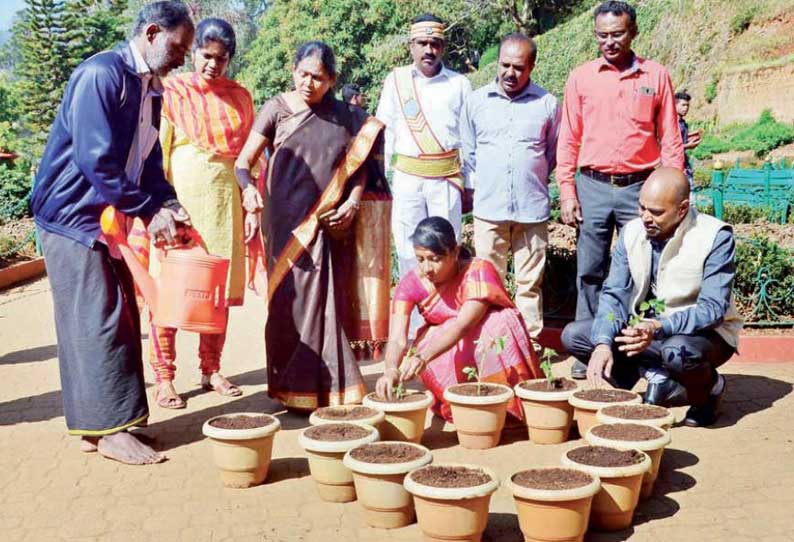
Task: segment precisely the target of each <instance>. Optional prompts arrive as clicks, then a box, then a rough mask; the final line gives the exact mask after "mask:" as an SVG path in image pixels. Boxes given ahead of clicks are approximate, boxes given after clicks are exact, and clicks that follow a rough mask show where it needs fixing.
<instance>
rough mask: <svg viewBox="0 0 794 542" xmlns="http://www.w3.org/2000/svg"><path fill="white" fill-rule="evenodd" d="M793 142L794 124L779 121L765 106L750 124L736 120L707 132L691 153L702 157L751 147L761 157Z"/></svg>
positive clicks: (699, 158)
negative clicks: (726, 125) (714, 131)
mask: <svg viewBox="0 0 794 542" xmlns="http://www.w3.org/2000/svg"><path fill="white" fill-rule="evenodd" d="M792 142H794V124H790V123H785V122H779V121H777V120H775V118H774V117H773V116H772V113H771V112H770V111H769V110H766V111H764V112H763V113H761V116H760V117H759V118H758V120H757V121H756V122H754V123H753V124H736V125H733V126H729V127H726V128H723V129H722V130H721V131H720V132H718V133H706V134H705V135H704V136H703V142H702V143H701V144H700V145H698V146H697V147H696V148H695V149H694V150H693V151H692V157H693V158H696V159H698V160H704V159H707V158H710V157H712V156H713V155H715V154H718V153H723V152H729V151H752V152H753V153H754V154H755V155H756V156H757V157H759V158H760V157H763V156H765V155H766V154H767V153H769V151H771V150H773V149H776V148H778V147H780V146H782V145H787V144H788V143H792Z"/></svg>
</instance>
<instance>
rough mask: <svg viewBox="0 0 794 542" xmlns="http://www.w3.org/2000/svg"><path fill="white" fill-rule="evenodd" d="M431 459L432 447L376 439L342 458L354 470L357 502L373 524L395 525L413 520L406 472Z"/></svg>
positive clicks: (369, 522) (394, 526)
mask: <svg viewBox="0 0 794 542" xmlns="http://www.w3.org/2000/svg"><path fill="white" fill-rule="evenodd" d="M431 461H433V456H432V455H431V454H430V451H429V450H428V449H427V448H425V447H424V446H422V445H420V444H414V443H412V442H397V441H385V442H373V443H371V444H363V445H361V446H358V447H356V448H353V449H352V450H350V451H349V452H347V453H346V454H345V457H344V461H343V462H344V464H345V466H347V467H348V468H349V469H350V470H351V471H353V483H354V484H355V487H356V495H357V496H358V502H360V503H361V506H362V507H364V512H365V518H366V521H367V523H368V524H369V525H370V526H371V527H379V528H381V529H396V528H399V527H404V526H406V525H408V524H410V523H413V521H414V518H415V517H416V514H415V512H414V502H413V499H412V498H411V494H410V493H408V491H406V489H405V487H404V486H403V481H404V479H405V475H406V473H408V472H410V471H412V470H414V469H418V468H419V467H423V466H425V465H427V464H428V463H430V462H431Z"/></svg>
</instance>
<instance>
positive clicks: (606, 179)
mask: <svg viewBox="0 0 794 542" xmlns="http://www.w3.org/2000/svg"><path fill="white" fill-rule="evenodd" d="M579 172H580V173H581V174H582V175H586V176H587V177H590V178H591V179H595V180H596V181H600V182H602V183H609V184H611V185H612V186H617V187H620V188H623V187H626V186H630V185H632V184H636V183H641V182H642V181H644V180H645V179H647V178H648V177H650V176H651V173H653V169H646V170H644V171H637V172H635V173H616V174H611V173H602V172H600V171H597V170H595V169H591V168H589V167H583V168H581V169H580V170H579Z"/></svg>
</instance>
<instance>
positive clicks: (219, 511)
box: [0, 279, 794, 542]
mask: <svg viewBox="0 0 794 542" xmlns="http://www.w3.org/2000/svg"><path fill="white" fill-rule="evenodd" d="M262 308H263V304H262V301H261V300H259V299H257V298H255V297H253V296H251V297H249V298H248V300H247V304H246V306H245V307H243V308H241V309H236V310H233V311H232V316H231V332H230V334H229V344H228V346H227V350H226V353H225V354H224V362H223V367H224V372H225V374H226V375H228V376H229V377H230V378H231V380H232V381H233V382H235V383H237V384H238V385H240V386H241V388H242V389H243V390H244V392H245V395H244V396H243V397H241V398H236V399H226V398H221V397H219V396H217V395H215V394H212V393H205V392H203V391H201V389H200V387H199V385H198V382H199V377H198V369H197V358H196V348H197V338H196V336H194V335H190V334H186V333H182V334H180V335H179V338H178V348H179V352H180V359H179V360H178V364H179V365H178V371H177V380H176V385H177V388H178V389H179V390H180V391H181V392H182V393H183V396H184V397H185V398H186V399H187V400H188V408H187V409H186V410H182V411H167V410H162V409H159V408H157V407H156V406H153V407H152V415H151V418H150V422H149V427H148V428H145V429H142V430H140V431H141V433H143V434H145V435H147V436H150V437H153V438H154V439H156V442H157V448H158V449H160V450H162V451H164V452H165V453H166V454H167V455H168V457H169V458H170V460H169V461H167V462H166V463H163V464H160V465H156V466H151V467H131V466H125V465H121V464H119V463H115V462H112V461H108V460H104V459H102V458H100V457H99V456H98V455H96V454H82V453H80V451H79V448H78V444H79V443H78V441H77V439H76V438H72V437H69V436H67V435H66V433H65V426H64V421H63V417H62V412H61V394H60V391H59V390H60V385H59V380H58V367H57V361H56V359H55V356H56V347H55V331H54V325H53V321H52V302H51V298H50V293H49V286H48V283H47V281H46V280H45V279H42V280H39V281H37V282H33V283H31V284H28V285H26V286H23V287H20V288H16V289H13V290H8V291H6V292H2V293H0V338H1V340H0V540H2V541H17V540H20V541H22V540H24V541H36V542H38V541H55V540H85V541H88V540H99V541H116V540H118V541H121V542H136V541H139V540H140V541H148V540H168V541H186V542H188V541H189V542H201V541H222V540H229V541H232V540H233V541H235V542H244V541H252V542H253V541H257V542H314V541H320V542H335V541H344V542H355V541H362V542H364V541H367V542H370V541H372V542H375V541H387V540H406V541H407V540H420V532H419V529H418V527H417V526H416V525H412V526H409V527H406V528H403V529H399V530H396V531H380V530H375V529H371V528H369V527H367V526H366V524H365V523H364V521H363V514H362V512H361V509H360V506H359V505H358V503H355V502H354V503H349V504H329V503H324V502H322V501H320V499H319V497H318V496H317V494H316V492H315V490H314V487H313V483H312V481H311V478H310V477H309V473H308V465H307V462H306V459H305V456H304V454H303V452H302V450H301V449H300V447H299V446H298V444H297V433H298V431H299V430H300V429H301V428H303V427H305V426H306V425H307V421H306V419H305V418H303V417H299V416H294V415H291V414H287V413H282V414H279V417H280V419H281V422H282V424H283V427H284V430H283V431H281V432H280V433H279V434H278V435H277V438H276V443H275V448H274V454H273V457H274V462H273V465H272V467H271V473H270V475H269V478H268V481H267V483H266V484H265V485H262V486H259V487H256V488H252V489H248V490H231V489H225V488H223V487H221V485H220V483H219V481H218V476H217V473H216V472H215V470H214V468H213V466H212V464H211V460H210V453H209V448H208V445H207V443H206V442H204V440H203V437H202V435H201V424H202V423H203V422H204V420H205V419H207V418H209V417H210V416H213V415H216V414H220V413H226V412H234V411H251V410H254V411H264V412H271V413H274V412H275V413H279V412H281V410H280V406H279V405H278V403H275V402H273V401H271V400H269V399H268V397H267V394H266V393H265V391H264V390H265V385H266V383H265V379H266V376H265V371H264V366H263V331H262V319H261V316H260V315H261V314H262V312H263V311H262ZM792 355H793V356H794V353H793V354H792ZM568 366H569V363H568V362H566V363H560V364H558V365H556V366H555V371H557V372H559V373H560V374H564V373H565V372H566V370H567V368H568ZM364 371H365V373H366V374H367V375H368V381H369V382H370V384H372V383H373V382H374V379H375V375H376V374H377V373H378V372H379V366H378V365H369V366H365V367H364ZM723 373H724V374H726V375H727V378H728V394H727V397H726V402H725V405H724V411H725V413H724V415H723V416H722V418H721V419H720V421H719V423H718V424H717V426H716V427H714V428H710V429H690V428H686V427H677V428H675V429H673V442H672V444H671V445H670V447H669V448H668V449H667V450H666V452H665V455H664V460H663V463H662V467H661V473H660V477H659V481H658V482H657V485H656V490H655V493H654V495H653V497H652V498H651V499H650V500H648V501H646V502H645V503H643V504H641V505H640V507H639V508H638V511H637V513H636V516H635V524H634V526H633V527H632V528H631V529H629V530H627V531H622V532H618V533H610V534H589V535H588V537H587V539H586V540H588V541H591V542H595V541H622V540H632V541H640V542H643V541H653V542H676V541H690V540H695V541H702V542H708V541H717V540H719V541H737V542H738V541H750V540H752V541H754V542H761V541H763V542H772V541H781V542H782V541H785V540H788V541H794V520H792V514H794V436H793V435H792V430H794V394H792V383H794V363H791V364H777V365H773V364H767V365H760V364H759V365H748V364H745V365H732V364H729V365H728V366H726V367H725V368H724V369H723ZM146 375H147V381H148V382H151V381H153V376H152V373H151V371H150V370H149V369H148V367H147V370H146ZM149 393H150V395H149V398H150V404H153V402H152V393H153V387H150V388H149ZM683 414H684V409H676V415H677V419H678V420H680V419H681V418H682V417H683ZM428 423H429V428H428V430H427V432H426V434H425V437H426V438H425V441H424V443H425V444H426V445H427V446H428V447H430V448H431V449H432V450H433V454H434V456H435V459H436V461H437V462H440V461H465V462H469V463H479V464H482V465H487V466H489V467H491V468H493V469H494V470H495V471H496V472H497V473H498V474H499V476H500V477H502V479H503V480H504V479H507V478H508V477H509V475H510V474H511V473H512V472H515V471H517V470H519V469H522V468H526V467H530V466H535V465H554V464H557V463H558V461H559V457H560V455H561V454H562V453H563V451H565V450H567V449H569V448H571V447H574V446H576V445H577V442H574V441H572V442H568V443H566V444H564V445H555V446H545V447H544V446H538V445H535V444H531V443H529V442H528V441H527V440H526V435H525V434H524V433H523V432H514V433H511V434H509V435H507V438H505V439H504V442H503V444H502V445H500V446H499V447H498V448H495V449H492V450H487V451H471V450H463V449H461V448H460V447H459V446H458V445H457V440H456V437H455V434H454V433H453V432H450V428H449V427H446V428H445V427H443V424H441V423H439V421H438V420H437V419H436V420H432V421H430V420H429V421H428ZM579 442H581V441H579ZM490 510H491V514H490V518H489V523H488V530H487V531H486V533H485V537H484V540H486V541H494V542H496V541H498V542H519V541H521V540H522V538H521V534H520V532H519V530H518V522H517V519H516V515H515V508H514V506H513V502H512V498H511V496H510V494H509V493H508V491H507V489H506V488H505V487H502V488H500V489H499V490H498V491H497V492H496V493H495V494H494V496H493V499H492V501H491V508H490Z"/></svg>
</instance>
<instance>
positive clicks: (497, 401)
mask: <svg viewBox="0 0 794 542" xmlns="http://www.w3.org/2000/svg"><path fill="white" fill-rule="evenodd" d="M482 386H483V387H484V388H486V387H487V389H495V388H496V393H495V394H493V395H466V394H465V393H461V392H462V391H464V390H466V389H468V390H472V389H473V388H476V387H477V384H474V383H470V384H456V385H454V386H450V387H448V388H447V389H446V390H444V399H445V400H446V401H448V402H449V404H450V408H451V409H452V419H453V420H454V421H455V430H456V431H457V433H458V442H460V445H461V446H463V447H464V448H472V449H475V450H484V449H486V448H493V447H494V446H496V445H497V444H499V439H500V438H501V437H502V428H504V426H505V415H506V414H507V403H508V402H509V401H510V399H512V398H513V390H512V389H510V388H508V387H507V386H503V385H502V384H492V383H490V382H488V383H483V384H482Z"/></svg>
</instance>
